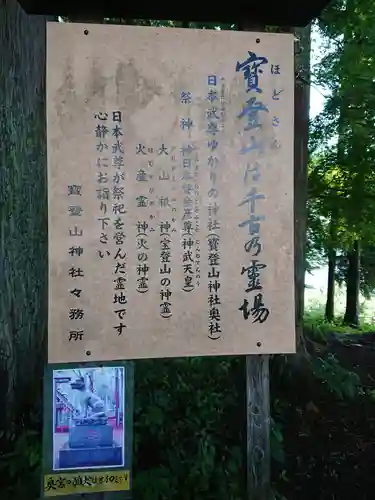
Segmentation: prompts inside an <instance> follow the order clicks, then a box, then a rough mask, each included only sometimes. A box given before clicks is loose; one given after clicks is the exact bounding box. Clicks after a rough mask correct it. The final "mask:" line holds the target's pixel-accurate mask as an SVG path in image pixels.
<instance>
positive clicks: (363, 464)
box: [282, 337, 375, 500]
mask: <svg viewBox="0 0 375 500" xmlns="http://www.w3.org/2000/svg"><path fill="white" fill-rule="evenodd" d="M373 340H374V339H373V338H371V337H368V340H364V341H363V342H358V341H356V343H357V344H358V345H354V343H353V342H350V343H347V345H345V344H343V343H339V342H334V343H333V345H331V346H330V349H329V350H330V352H333V353H334V354H335V355H336V356H337V358H338V359H339V360H340V363H341V364H342V365H343V366H344V367H346V368H348V369H349V370H351V371H354V372H356V373H357V374H358V375H359V376H360V379H361V382H362V384H363V385H364V387H365V388H366V389H367V390H375V343H373ZM316 385H317V387H316V388H315V390H313V391H309V392H310V393H309V394H308V396H307V398H308V400H307V399H306V394H295V396H294V397H295V398H296V399H295V403H298V402H299V403H300V402H301V400H303V399H304V398H305V400H304V404H306V406H305V411H303V412H297V411H296V410H295V406H294V405H293V402H292V404H291V407H290V414H288V417H287V418H286V419H285V429H284V439H285V448H286V449H285V451H286V465H285V468H286V471H287V474H286V478H287V481H285V484H284V486H283V487H282V489H283V493H284V494H285V496H286V497H287V499H288V500H300V499H301V500H302V499H304V500H346V499H348V500H349V499H351V500H353V499H355V500H367V499H369V500H370V499H371V500H374V499H375V399H374V400H372V399H371V397H369V396H368V395H367V396H363V397H358V398H355V399H352V400H350V399H347V398H345V399H344V400H342V401H340V400H339V399H337V398H335V397H334V396H333V395H331V394H329V392H328V391H326V390H324V389H323V390H321V389H322V388H321V387H319V385H320V384H319V383H317V384H316ZM288 413H289V412H288Z"/></svg>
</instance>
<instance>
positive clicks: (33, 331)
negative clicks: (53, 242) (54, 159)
mask: <svg viewBox="0 0 375 500" xmlns="http://www.w3.org/2000/svg"><path fill="white" fill-rule="evenodd" d="M45 36H46V17H44V16H30V15H27V14H25V12H24V11H23V10H22V9H21V8H20V6H19V5H18V3H17V2H16V1H15V0H3V1H2V2H1V8H0V74H1V75H2V77H1V78H0V102H1V106H0V133H1V142H0V165H1V178H2V182H0V185H1V192H0V203H1V205H2V206H1V210H0V407H1V409H2V411H1V412H0V430H1V429H4V428H5V429H7V431H9V432H11V431H12V430H13V429H14V427H15V425H17V423H19V424H20V425H23V421H24V419H28V420H29V422H30V421H31V419H32V416H35V413H36V412H37V411H39V412H40V398H41V385H42V384H41V382H42V378H43V369H44V365H43V359H44V351H45V338H46V332H47V268H48V266H47V195H46V146H45Z"/></svg>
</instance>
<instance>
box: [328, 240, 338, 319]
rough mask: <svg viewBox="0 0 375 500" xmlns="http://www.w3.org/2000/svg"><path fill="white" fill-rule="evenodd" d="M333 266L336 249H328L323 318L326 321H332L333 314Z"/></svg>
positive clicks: (334, 265) (334, 266) (334, 264)
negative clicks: (325, 299)
mask: <svg viewBox="0 0 375 500" xmlns="http://www.w3.org/2000/svg"><path fill="white" fill-rule="evenodd" d="M335 268H336V251H335V250H334V249H330V250H329V252H328V282H327V302H326V310H325V318H326V320H327V321H333V318H334V314H335Z"/></svg>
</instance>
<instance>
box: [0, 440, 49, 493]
mask: <svg viewBox="0 0 375 500" xmlns="http://www.w3.org/2000/svg"><path fill="white" fill-rule="evenodd" d="M0 442H3V443H6V444H7V447H8V448H9V449H10V450H12V451H10V452H9V453H3V452H2V453H1V454H0V477H2V478H6V484H5V485H3V486H2V488H1V491H2V494H3V495H4V498H5V499H8V498H14V499H31V498H32V499H37V498H39V493H40V481H41V459H42V444H41V439H40V436H39V433H38V432H36V431H24V432H22V433H21V434H19V436H18V437H17V436H16V435H15V434H7V433H2V434H1V435H0Z"/></svg>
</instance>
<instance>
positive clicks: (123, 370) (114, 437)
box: [42, 361, 134, 498]
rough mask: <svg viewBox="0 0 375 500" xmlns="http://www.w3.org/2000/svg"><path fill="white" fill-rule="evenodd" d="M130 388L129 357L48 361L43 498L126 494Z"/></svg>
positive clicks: (128, 484)
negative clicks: (82, 360) (80, 361)
mask: <svg viewBox="0 0 375 500" xmlns="http://www.w3.org/2000/svg"><path fill="white" fill-rule="evenodd" d="M133 390H134V368H133V363H132V362H129V361H127V362H118V361H117V362H108V363H105V364H103V363H94V362H93V363H69V364H51V365H48V366H47V368H46V370H45V376H44V425H43V481H42V490H43V498H49V497H54V496H59V497H64V496H67V495H69V498H71V495H76V494H79V495H82V494H91V493H100V492H111V493H113V494H115V493H116V492H121V498H124V494H125V495H126V493H129V494H130V491H131V463H132V441H133ZM111 497H112V495H111Z"/></svg>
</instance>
